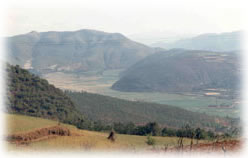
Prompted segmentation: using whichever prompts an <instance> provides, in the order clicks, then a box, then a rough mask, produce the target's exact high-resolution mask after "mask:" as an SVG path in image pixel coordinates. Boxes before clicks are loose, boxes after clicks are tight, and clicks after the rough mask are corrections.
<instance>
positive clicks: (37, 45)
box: [6, 29, 154, 73]
mask: <svg viewBox="0 0 248 158" xmlns="http://www.w3.org/2000/svg"><path fill="white" fill-rule="evenodd" d="M6 41H7V51H8V57H9V61H10V63H11V64H13V65H15V64H19V65H20V66H21V67H24V68H27V69H34V71H35V72H38V73H47V72H57V71H60V72H61V71H62V72H77V73H78V72H84V71H99V72H101V71H104V70H105V69H119V68H127V67H129V66H130V65H132V64H134V63H136V62H137V61H138V60H140V59H142V58H144V57H145V56H147V55H150V54H152V53H153V52H154V49H152V48H149V47H147V46H145V45H143V44H140V43H137V42H134V41H131V40H129V39H128V38H126V37H125V36H123V35H122V34H119V33H106V32H102V31H95V30H86V29H85V30H78V31H65V32H56V31H50V32H35V31H33V32H30V33H28V34H23V35H17V36H13V37H9V38H7V40H6Z"/></svg>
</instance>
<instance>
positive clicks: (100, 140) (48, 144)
mask: <svg viewBox="0 0 248 158" xmlns="http://www.w3.org/2000/svg"><path fill="white" fill-rule="evenodd" d="M6 118H7V121H8V124H9V126H8V127H7V129H8V130H7V131H9V133H8V134H13V133H25V132H30V131H32V130H35V129H39V128H44V127H49V126H54V125H57V123H58V122H56V121H52V120H46V119H41V118H35V117H29V116H23V115H13V114H6ZM61 126H65V127H67V128H68V129H70V131H71V132H73V133H76V134H77V136H75V135H72V136H56V137H53V138H51V139H44V140H42V141H35V142H31V143H29V144H27V145H16V144H10V143H7V147H8V150H21V151H23V150H24V151H53V150H59V151H118V150H122V151H123V150H125V151H126V150H127V151H135V152H136V151H142V150H147V149H150V148H157V149H162V148H164V146H168V147H175V146H176V145H177V140H178V138H176V137H153V138H154V139H155V140H156V144H155V146H153V147H151V146H148V145H147V144H146V139H147V137H146V136H135V135H123V134H117V135H116V141H115V142H111V141H109V140H108V139H107V137H108V133H103V132H94V131H87V130H79V129H77V128H75V127H74V126H70V125H65V124H62V125H61ZM200 142H205V141H200ZM189 144H190V139H184V145H189Z"/></svg>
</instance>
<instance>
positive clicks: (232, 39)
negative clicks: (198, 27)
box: [151, 31, 242, 52]
mask: <svg viewBox="0 0 248 158" xmlns="http://www.w3.org/2000/svg"><path fill="white" fill-rule="evenodd" d="M241 36H242V32H241V31H237V32H228V33H222V34H214V33H212V34H211V33H209V34H202V35H199V36H196V37H193V38H187V39H182V40H178V41H176V42H172V43H166V42H158V43H154V44H152V45H151V46H153V47H161V48H165V49H172V48H183V49H192V50H207V51H220V52H223V51H237V50H240V49H241Z"/></svg>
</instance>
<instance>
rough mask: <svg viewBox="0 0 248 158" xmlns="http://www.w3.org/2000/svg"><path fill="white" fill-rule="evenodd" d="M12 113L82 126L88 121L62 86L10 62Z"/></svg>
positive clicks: (9, 99)
mask: <svg viewBox="0 0 248 158" xmlns="http://www.w3.org/2000/svg"><path fill="white" fill-rule="evenodd" d="M7 73H8V103H7V107H6V108H7V111H8V112H9V113H18V114H24V115H30V116H37V117H43V118H47V119H53V120H57V121H61V122H64V123H69V124H74V125H77V126H78V127H80V126H82V127H83V125H84V124H85V123H86V122H87V121H86V120H85V118H84V117H83V116H82V115H81V114H80V113H79V112H78V111H77V110H76V108H75V106H74V103H73V102H72V101H71V99H70V98H69V97H68V96H66V95H65V94H64V93H63V92H62V91H61V90H60V89H58V88H55V87H54V86H53V85H50V84H49V83H48V82H47V81H46V80H44V79H41V78H39V77H38V76H35V75H33V74H30V73H29V72H28V71H27V70H24V69H21V68H20V67H19V66H11V65H7Z"/></svg>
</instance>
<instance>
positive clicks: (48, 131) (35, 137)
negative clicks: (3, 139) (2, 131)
mask: <svg viewBox="0 0 248 158" xmlns="http://www.w3.org/2000/svg"><path fill="white" fill-rule="evenodd" d="M72 135H73V136H76V135H77V134H76V133H72V132H71V131H70V130H69V129H68V128H66V127H62V126H52V127H46V128H40V129H37V130H34V131H31V132H27V133H21V134H13V135H8V136H7V141H9V142H11V143H16V144H28V143H30V142H34V141H40V140H44V139H50V138H54V137H56V136H72Z"/></svg>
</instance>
